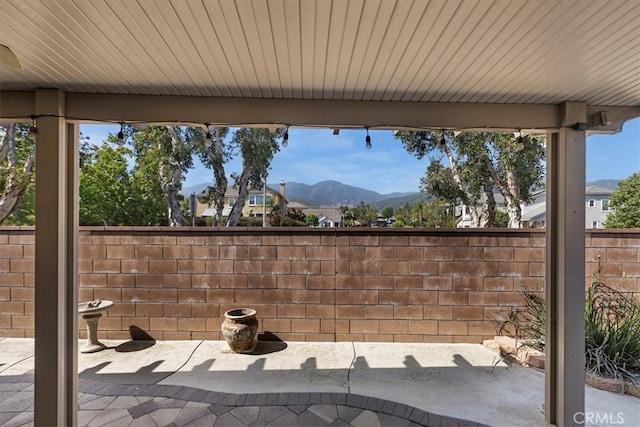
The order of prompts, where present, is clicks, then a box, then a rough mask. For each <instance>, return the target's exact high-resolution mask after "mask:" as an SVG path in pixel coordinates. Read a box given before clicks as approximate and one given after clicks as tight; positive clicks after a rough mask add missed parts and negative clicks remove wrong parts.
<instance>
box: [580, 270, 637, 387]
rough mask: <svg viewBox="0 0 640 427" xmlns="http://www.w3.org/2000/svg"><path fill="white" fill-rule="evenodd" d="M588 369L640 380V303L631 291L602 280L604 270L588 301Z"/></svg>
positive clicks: (589, 291) (586, 331) (595, 282)
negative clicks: (638, 375) (617, 288)
mask: <svg viewBox="0 0 640 427" xmlns="http://www.w3.org/2000/svg"><path fill="white" fill-rule="evenodd" d="M585 341H586V342H585V347H586V353H585V355H586V367H587V370H588V371H590V372H593V373H597V374H599V375H602V376H609V377H614V378H625V379H628V380H631V381H634V382H635V380H637V375H636V374H638V373H640V304H639V303H638V301H636V300H635V299H634V298H633V296H632V295H631V294H629V293H623V292H620V291H617V290H615V289H612V288H610V287H609V286H607V285H605V284H604V283H602V281H601V280H600V269H598V272H597V273H596V274H595V276H594V280H593V282H592V283H591V286H589V290H588V291H587V298H586V302H585Z"/></svg>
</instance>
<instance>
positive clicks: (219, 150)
mask: <svg viewBox="0 0 640 427" xmlns="http://www.w3.org/2000/svg"><path fill="white" fill-rule="evenodd" d="M228 132H229V128H226V127H216V128H215V129H214V131H213V132H211V131H210V130H209V129H207V131H206V132H203V131H202V130H201V129H196V130H195V135H197V138H195V139H194V147H195V150H196V152H197V153H198V157H200V161H202V164H203V165H205V166H206V167H208V168H211V170H212V171H213V185H212V186H209V187H208V188H207V192H208V198H209V201H210V202H212V203H213V206H214V207H215V210H216V216H215V217H214V220H213V225H214V226H217V225H220V220H221V219H222V212H223V210H224V194H225V192H226V190H227V186H228V185H229V183H228V181H227V175H226V173H225V170H224V165H225V163H227V162H228V161H229V160H231V158H232V157H233V155H234V150H233V146H232V145H231V144H229V143H226V142H225V141H224V139H225V137H226V136H227V134H228Z"/></svg>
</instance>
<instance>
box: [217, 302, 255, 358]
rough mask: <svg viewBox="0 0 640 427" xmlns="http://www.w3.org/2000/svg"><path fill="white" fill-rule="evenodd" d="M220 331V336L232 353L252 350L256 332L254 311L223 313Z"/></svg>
mask: <svg viewBox="0 0 640 427" xmlns="http://www.w3.org/2000/svg"><path fill="white" fill-rule="evenodd" d="M221 330H222V336H224V339H225V340H227V344H229V347H230V348H231V350H233V351H234V352H236V353H242V352H245V351H248V350H252V347H253V346H254V339H255V337H256V332H258V319H256V311H255V310H253V309H251V308H234V309H232V310H229V311H227V312H225V313H224V322H222V327H221Z"/></svg>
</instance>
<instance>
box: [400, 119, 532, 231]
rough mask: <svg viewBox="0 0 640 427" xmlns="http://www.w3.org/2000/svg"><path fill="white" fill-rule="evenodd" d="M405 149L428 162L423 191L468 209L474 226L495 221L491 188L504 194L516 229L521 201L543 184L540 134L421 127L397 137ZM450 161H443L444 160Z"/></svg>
mask: <svg viewBox="0 0 640 427" xmlns="http://www.w3.org/2000/svg"><path fill="white" fill-rule="evenodd" d="M397 138H399V139H400V140H401V141H402V143H403V145H404V147H405V149H406V150H407V151H408V152H409V153H411V154H413V155H415V156H416V157H418V158H419V159H422V158H424V157H425V156H429V160H430V163H429V165H428V167H427V170H426V172H425V176H424V177H423V178H422V179H421V181H420V183H421V189H422V191H424V192H425V193H427V194H429V195H431V196H434V197H436V198H437V199H440V200H443V201H446V202H449V203H451V204H455V203H456V202H462V203H463V204H464V205H465V206H466V207H467V209H468V212H469V215H470V217H471V226H472V227H492V226H494V225H495V214H496V201H495V196H494V190H497V191H498V192H500V194H501V195H502V196H503V197H504V199H505V203H506V207H507V213H508V214H509V226H510V227H519V225H520V216H521V203H523V202H527V201H530V200H531V197H532V191H533V190H535V189H536V188H539V187H540V186H541V185H542V181H543V174H544V145H543V140H542V139H540V138H533V137H529V136H523V137H522V140H521V141H519V140H518V139H517V138H516V137H515V135H513V134H512V133H489V132H463V133H460V134H458V135H455V134H454V133H453V132H444V131H420V132H402V133H400V134H398V135H397ZM445 160H446V161H447V162H448V165H444V164H443V162H444V161H445Z"/></svg>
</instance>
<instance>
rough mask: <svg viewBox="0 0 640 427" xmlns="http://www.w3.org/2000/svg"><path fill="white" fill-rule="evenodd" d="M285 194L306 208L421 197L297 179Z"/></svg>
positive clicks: (197, 188) (194, 189)
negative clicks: (311, 182) (304, 182)
mask: <svg viewBox="0 0 640 427" xmlns="http://www.w3.org/2000/svg"><path fill="white" fill-rule="evenodd" d="M208 185H210V184H207V183H203V184H198V185H193V186H190V187H185V188H183V189H182V191H181V194H183V195H189V194H192V193H196V194H200V193H202V192H203V191H205V190H206V189H207V186H208ZM269 187H271V188H275V189H278V188H279V187H280V184H279V183H275V184H273V183H269ZM285 193H286V194H285V196H286V198H287V200H288V201H289V202H298V203H301V204H303V205H305V206H308V207H318V206H331V205H337V206H339V205H348V206H356V205H359V204H360V202H365V203H369V204H371V205H372V206H374V207H375V208H376V209H383V208H385V207H387V206H391V207H393V208H397V207H399V206H402V205H404V204H406V203H409V204H414V203H415V202H416V201H418V200H422V199H423V195H422V194H421V193H417V192H404V193H403V192H395V193H389V194H380V193H377V192H375V191H371V190H367V189H364V188H360V187H354V186H352V185H347V184H343V183H341V182H338V181H322V182H318V183H316V184H313V185H309V184H301V183H299V182H287V183H286V187H285Z"/></svg>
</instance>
